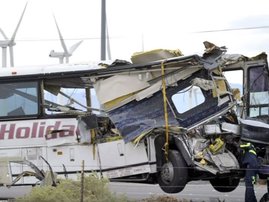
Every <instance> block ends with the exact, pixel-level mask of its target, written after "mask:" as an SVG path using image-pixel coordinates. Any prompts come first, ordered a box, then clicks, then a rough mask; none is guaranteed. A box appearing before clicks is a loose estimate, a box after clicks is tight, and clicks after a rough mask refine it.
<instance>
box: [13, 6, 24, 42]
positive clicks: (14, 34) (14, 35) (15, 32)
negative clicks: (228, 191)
mask: <svg viewBox="0 0 269 202" xmlns="http://www.w3.org/2000/svg"><path fill="white" fill-rule="evenodd" d="M27 4H28V2H27V3H26V4H25V7H24V9H23V12H22V15H21V18H20V20H19V23H18V24H17V27H16V29H15V31H14V33H13V35H12V37H11V39H10V40H11V41H12V42H13V41H14V40H15V37H16V34H17V31H18V29H19V26H20V24H21V21H22V18H23V15H24V12H25V10H26V7H27Z"/></svg>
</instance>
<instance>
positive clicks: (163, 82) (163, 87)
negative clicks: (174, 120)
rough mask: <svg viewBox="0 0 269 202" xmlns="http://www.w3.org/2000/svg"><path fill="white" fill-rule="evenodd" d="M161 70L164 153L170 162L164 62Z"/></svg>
mask: <svg viewBox="0 0 269 202" xmlns="http://www.w3.org/2000/svg"><path fill="white" fill-rule="evenodd" d="M161 68H162V94H163V109H164V121H165V144H164V152H165V158H166V160H168V150H169V133H168V113H167V97H166V82H165V74H164V61H162V64H161Z"/></svg>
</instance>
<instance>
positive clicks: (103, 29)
mask: <svg viewBox="0 0 269 202" xmlns="http://www.w3.org/2000/svg"><path fill="white" fill-rule="evenodd" d="M101 60H106V0H102V5H101Z"/></svg>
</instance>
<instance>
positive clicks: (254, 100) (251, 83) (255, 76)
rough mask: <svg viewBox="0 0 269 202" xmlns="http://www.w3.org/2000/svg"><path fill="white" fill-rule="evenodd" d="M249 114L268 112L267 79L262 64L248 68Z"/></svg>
mask: <svg viewBox="0 0 269 202" xmlns="http://www.w3.org/2000/svg"><path fill="white" fill-rule="evenodd" d="M248 87H249V95H248V96H249V97H248V99H249V116H250V117H258V116H264V115H268V114H269V81H268V75H267V74H266V73H265V71H264V67H263V66H258V67H257V66H256V67H251V68H249V74H248Z"/></svg>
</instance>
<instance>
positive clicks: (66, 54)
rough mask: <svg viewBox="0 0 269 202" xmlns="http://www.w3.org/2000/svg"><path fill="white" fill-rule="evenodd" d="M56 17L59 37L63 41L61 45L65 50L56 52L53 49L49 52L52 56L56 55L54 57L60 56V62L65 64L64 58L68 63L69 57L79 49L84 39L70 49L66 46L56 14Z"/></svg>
mask: <svg viewBox="0 0 269 202" xmlns="http://www.w3.org/2000/svg"><path fill="white" fill-rule="evenodd" d="M53 17H54V21H55V24H56V27H57V30H58V34H59V38H60V41H61V45H62V48H63V50H64V51H63V52H56V51H54V50H52V51H51V52H50V54H49V56H50V57H54V58H59V62H60V64H63V62H64V58H65V62H66V63H69V57H71V56H72V54H73V52H74V51H75V50H76V49H77V47H78V46H79V45H80V44H81V43H82V40H81V41H79V42H77V43H75V44H74V45H73V46H71V47H70V48H69V50H67V48H66V45H65V41H64V39H63V36H62V34H61V31H60V28H59V26H58V23H57V21H56V18H55V16H53Z"/></svg>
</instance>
